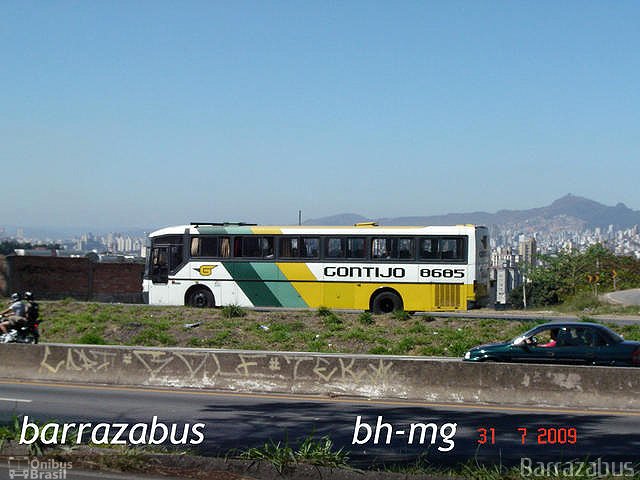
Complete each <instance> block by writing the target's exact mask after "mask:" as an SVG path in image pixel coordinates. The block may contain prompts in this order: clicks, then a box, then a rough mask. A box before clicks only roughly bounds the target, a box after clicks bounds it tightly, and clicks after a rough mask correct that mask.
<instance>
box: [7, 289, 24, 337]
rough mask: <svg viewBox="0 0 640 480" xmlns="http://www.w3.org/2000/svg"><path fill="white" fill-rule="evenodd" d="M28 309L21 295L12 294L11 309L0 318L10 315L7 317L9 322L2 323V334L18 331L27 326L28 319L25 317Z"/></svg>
mask: <svg viewBox="0 0 640 480" xmlns="http://www.w3.org/2000/svg"><path fill="white" fill-rule="evenodd" d="M25 313H26V309H25V305H24V303H23V302H22V299H21V298H20V294H19V293H12V294H11V299H10V300H9V308H7V309H5V310H3V311H2V312H0V316H3V317H4V316H5V315H8V314H10V315H9V316H8V317H7V320H5V321H4V322H1V323H0V332H1V333H7V332H8V331H9V330H12V329H18V328H20V327H22V326H24V325H26V324H27V319H26V317H25Z"/></svg>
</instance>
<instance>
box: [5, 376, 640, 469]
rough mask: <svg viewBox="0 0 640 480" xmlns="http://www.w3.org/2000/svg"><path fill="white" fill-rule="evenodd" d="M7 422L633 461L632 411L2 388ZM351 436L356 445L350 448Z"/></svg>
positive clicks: (362, 455) (490, 456) (637, 434)
mask: <svg viewBox="0 0 640 480" xmlns="http://www.w3.org/2000/svg"><path fill="white" fill-rule="evenodd" d="M14 414H17V415H28V416H29V418H30V419H36V420H37V421H38V422H44V421H49V420H55V421H56V422H58V423H76V424H79V423H92V426H91V427H88V428H89V429H90V428H93V427H95V426H96V424H97V423H99V422H107V423H109V424H114V423H128V424H129V426H130V428H131V427H133V425H134V424H136V423H141V422H144V423H147V424H150V423H151V422H152V418H153V416H157V417H158V418H157V422H161V423H164V424H165V425H167V426H169V427H170V426H171V425H174V424H175V425H176V428H177V430H176V431H177V432H178V437H179V436H180V435H179V433H181V432H183V431H184V429H185V425H189V426H190V428H193V426H194V425H195V424H196V423H203V424H204V427H203V429H202V433H203V436H204V441H203V442H202V443H200V444H198V445H197V446H194V445H186V448H189V449H191V450H194V449H195V450H197V451H198V452H199V453H201V454H205V455H225V454H227V453H228V452H229V451H230V450H233V449H240V450H241V449H246V448H248V447H255V446H261V445H262V444H264V443H265V442H266V441H268V440H273V441H285V440H288V441H289V442H290V443H292V444H298V443H299V441H300V439H303V438H304V437H307V436H309V435H311V434H313V435H314V436H315V437H316V438H319V437H321V436H323V435H328V436H330V438H331V439H332V440H333V441H334V443H335V444H336V446H337V447H344V448H345V449H346V450H348V451H350V452H351V453H350V458H351V460H352V463H354V464H355V465H356V466H358V467H361V468H365V467H367V466H370V465H374V464H376V465H389V464H393V463H406V462H415V461H416V459H418V458H420V457H422V458H423V459H426V460H428V461H429V462H430V463H433V464H441V465H447V464H453V463H458V462H465V461H468V460H470V459H474V458H475V459H477V460H479V461H483V462H492V463H502V464H503V465H512V464H513V465H516V464H519V463H520V462H521V459H522V458H530V459H532V460H533V461H567V460H570V459H581V460H584V459H587V458H588V459H589V460H592V459H596V458H602V459H603V460H607V461H620V462H628V461H633V462H638V461H640V454H639V453H638V452H640V412H613V411H583V410H568V409H559V410H552V409H535V408H533V409H532V408H517V407H507V406H504V407H483V406H474V405H462V404H461V405H445V404H427V403H424V404H421V403H409V402H402V401H395V402H394V401H388V402H385V401H367V400H363V399H340V398H315V397H293V396H289V395H282V396H280V395H251V394H231V393H218V392H211V391H193V390H178V389H145V388H126V387H96V386H81V385H65V384H45V383H33V382H25V383H18V382H10V381H2V382H0V422H2V423H5V422H7V421H8V420H9V419H10V418H11V416H12V415H14ZM358 417H360V420H358ZM358 422H359V425H360V426H359V427H358V428H356V426H357V425H358ZM378 422H379V423H380V425H381V426H380V427H379V428H378V431H379V436H378V444H377V445H376V444H375V443H374V439H375V432H376V425H377V423H378ZM365 424H367V425H368V428H367V426H365ZM419 424H424V425H428V424H433V425H430V426H427V427H424V428H425V432H426V435H425V437H424V439H422V440H421V438H420V433H421V431H422V427H421V426H420V425H419ZM453 424H455V426H454V425H453ZM149 428H150V427H149ZM412 428H413V431H414V438H413V443H412V444H411V442H410V441H409V437H410V432H411V430H412ZM188 429H189V427H187V430H188ZM369 429H370V430H369ZM483 429H484V430H483ZM525 429H526V430H525ZM89 431H91V430H89ZM127 431H129V430H127ZM188 431H189V430H188ZM369 431H370V438H369V439H368V440H367V436H368V434H369ZM190 432H191V433H190V434H189V435H188V436H187V437H186V438H187V440H189V439H194V440H197V438H196V436H195V435H194V434H193V430H191V431H190ZM354 432H355V433H354ZM138 433H140V430H138ZM138 438H139V436H138ZM354 438H355V439H356V440H357V441H359V442H362V443H361V444H358V443H356V444H354V443H353V441H354ZM387 440H388V442H387ZM483 440H485V441H484V443H482V444H481V443H479V442H482V441H483Z"/></svg>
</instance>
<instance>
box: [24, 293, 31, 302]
mask: <svg viewBox="0 0 640 480" xmlns="http://www.w3.org/2000/svg"><path fill="white" fill-rule="evenodd" d="M22 296H23V298H24V299H25V300H28V301H31V300H33V293H31V292H24V294H23V295H22Z"/></svg>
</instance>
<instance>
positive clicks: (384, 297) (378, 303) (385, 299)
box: [371, 291, 402, 313]
mask: <svg viewBox="0 0 640 480" xmlns="http://www.w3.org/2000/svg"><path fill="white" fill-rule="evenodd" d="M371 310H372V311H373V313H391V312H393V311H395V310H402V298H400V295H398V294H397V293H395V292H390V291H386V292H380V293H378V294H377V295H376V296H375V297H374V298H373V301H372V302H371Z"/></svg>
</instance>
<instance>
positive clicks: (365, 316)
mask: <svg viewBox="0 0 640 480" xmlns="http://www.w3.org/2000/svg"><path fill="white" fill-rule="evenodd" d="M358 322H360V323H361V324H362V325H373V324H374V321H373V315H371V312H362V313H361V314H360V315H359V316H358Z"/></svg>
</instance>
